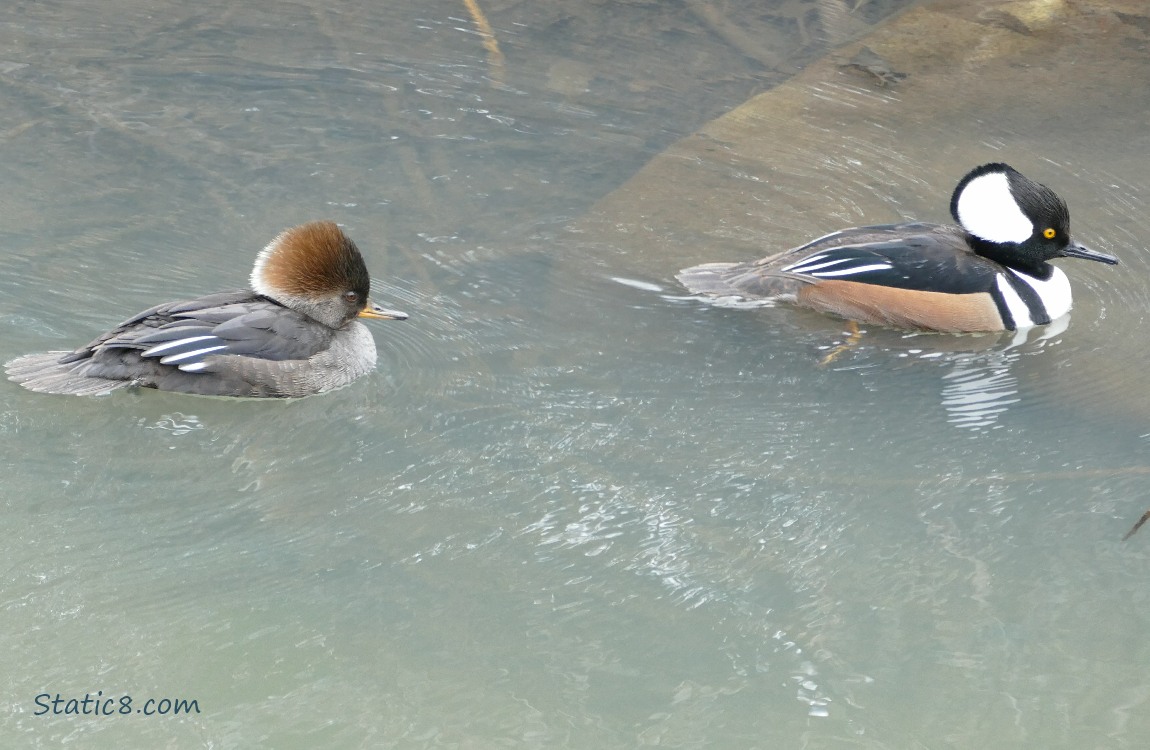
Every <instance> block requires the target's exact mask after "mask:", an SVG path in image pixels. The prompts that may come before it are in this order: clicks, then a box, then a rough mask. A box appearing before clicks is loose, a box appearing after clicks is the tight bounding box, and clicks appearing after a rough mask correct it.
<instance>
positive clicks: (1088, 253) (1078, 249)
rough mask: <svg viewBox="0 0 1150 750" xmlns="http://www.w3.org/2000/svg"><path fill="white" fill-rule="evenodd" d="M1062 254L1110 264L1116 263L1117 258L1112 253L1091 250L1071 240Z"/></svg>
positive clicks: (1067, 256) (1114, 264)
mask: <svg viewBox="0 0 1150 750" xmlns="http://www.w3.org/2000/svg"><path fill="white" fill-rule="evenodd" d="M1062 255H1063V256H1064V257H1066V258H1082V260H1096V261H1098V262H1099V263H1107V264H1109V265H1111V266H1116V265H1118V259H1117V258H1115V257H1114V256H1113V255H1108V254H1107V253H1100V252H1098V251H1097V250H1091V249H1090V248H1088V247H1086V246H1085V245H1079V244H1078V243H1077V242H1071V243H1070V244H1069V245H1067V246H1066V249H1065V250H1063V251H1062Z"/></svg>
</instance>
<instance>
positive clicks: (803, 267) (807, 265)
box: [783, 258, 855, 273]
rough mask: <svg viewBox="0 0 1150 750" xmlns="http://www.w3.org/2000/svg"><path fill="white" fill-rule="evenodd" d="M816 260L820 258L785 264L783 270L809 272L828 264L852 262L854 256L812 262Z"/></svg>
mask: <svg viewBox="0 0 1150 750" xmlns="http://www.w3.org/2000/svg"><path fill="white" fill-rule="evenodd" d="M817 260H820V259H819V258H807V259H806V260H804V261H801V262H799V263H795V264H794V265H793V266H787V267H786V268H784V269H783V270H784V271H789V272H790V273H810V272H811V271H815V270H818V269H820V268H826V267H828V266H837V265H841V264H843V263H853V262H854V261H855V258H835V259H834V260H825V261H823V262H822V263H814V262H812V261H817Z"/></svg>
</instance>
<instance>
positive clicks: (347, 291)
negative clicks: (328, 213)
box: [251, 221, 371, 328]
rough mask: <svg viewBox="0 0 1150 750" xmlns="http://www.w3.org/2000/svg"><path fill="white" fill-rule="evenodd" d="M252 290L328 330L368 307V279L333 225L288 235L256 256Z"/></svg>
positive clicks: (350, 244) (286, 232)
mask: <svg viewBox="0 0 1150 750" xmlns="http://www.w3.org/2000/svg"><path fill="white" fill-rule="evenodd" d="M251 285H252V289H253V290H254V291H255V292H256V293H257V294H262V295H263V296H265V297H270V298H271V299H273V300H275V301H276V302H279V303H280V304H282V305H284V306H285V307H290V308H291V309H293V310H295V311H297V312H301V313H303V314H305V315H308V316H310V317H312V318H314V319H316V320H318V321H319V322H321V323H323V324H325V325H327V326H330V327H331V328H340V327H342V326H343V325H345V324H346V323H347V322H348V321H349V320H351V319H352V318H355V317H356V316H357V315H359V313H360V312H361V311H362V310H363V309H364V308H365V307H366V306H367V304H368V298H367V296H368V292H369V291H370V289H371V277H370V276H369V275H368V273H367V266H366V265H364V262H363V256H362V255H360V252H359V248H357V247H356V246H355V243H354V242H352V241H351V239H350V238H349V237H348V236H347V235H346V234H344V233H343V230H342V229H340V228H339V226H338V225H337V224H336V223H335V222H333V221H312V222H309V223H307V224H301V225H300V226H298V227H292V228H291V229H286V230H284V231H283V232H281V233H280V234H279V236H277V237H276V238H275V239H274V240H272V241H271V242H269V243H268V245H267V247H265V248H264V249H263V250H261V251H260V254H259V255H258V256H257V257H256V262H255V266H254V267H253V268H252V276H251Z"/></svg>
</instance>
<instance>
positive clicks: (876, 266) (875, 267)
mask: <svg viewBox="0 0 1150 750" xmlns="http://www.w3.org/2000/svg"><path fill="white" fill-rule="evenodd" d="M890 268H894V266H892V265H891V264H890V263H872V264H870V265H866V266H855V267H854V268H841V269H839V270H837V271H815V272H813V273H809V272H808V275H809V276H817V277H818V278H820V279H827V278H832V277H835V276H854V275H855V274H859V273H866V272H867V271H885V270H887V269H890Z"/></svg>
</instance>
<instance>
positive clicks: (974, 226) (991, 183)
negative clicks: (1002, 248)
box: [956, 172, 1034, 242]
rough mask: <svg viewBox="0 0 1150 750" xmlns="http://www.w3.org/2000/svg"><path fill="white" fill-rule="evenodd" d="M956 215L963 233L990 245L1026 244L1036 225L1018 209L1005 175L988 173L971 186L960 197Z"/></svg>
mask: <svg viewBox="0 0 1150 750" xmlns="http://www.w3.org/2000/svg"><path fill="white" fill-rule="evenodd" d="M956 212H957V213H958V223H959V224H962V228H963V229H965V230H966V231H968V232H970V233H971V234H973V235H974V236H975V237H981V238H982V239H984V240H987V241H989V242H1025V241H1026V240H1028V239H1030V236H1031V235H1032V234H1034V224H1033V223H1031V221H1030V219H1028V218H1026V214H1024V213H1022V209H1021V208H1019V207H1018V202H1017V201H1015V200H1014V196H1013V195H1011V193H1010V182H1009V181H1008V180H1007V178H1006V175H1005V174H1004V173H1003V172H988V173H987V174H984V175H980V176H978V177H975V178H974V179H973V180H971V181H970V182H968V183H967V184H966V187H964V188H963V189H962V193H960V194H959V196H958V205H957V206H956Z"/></svg>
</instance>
